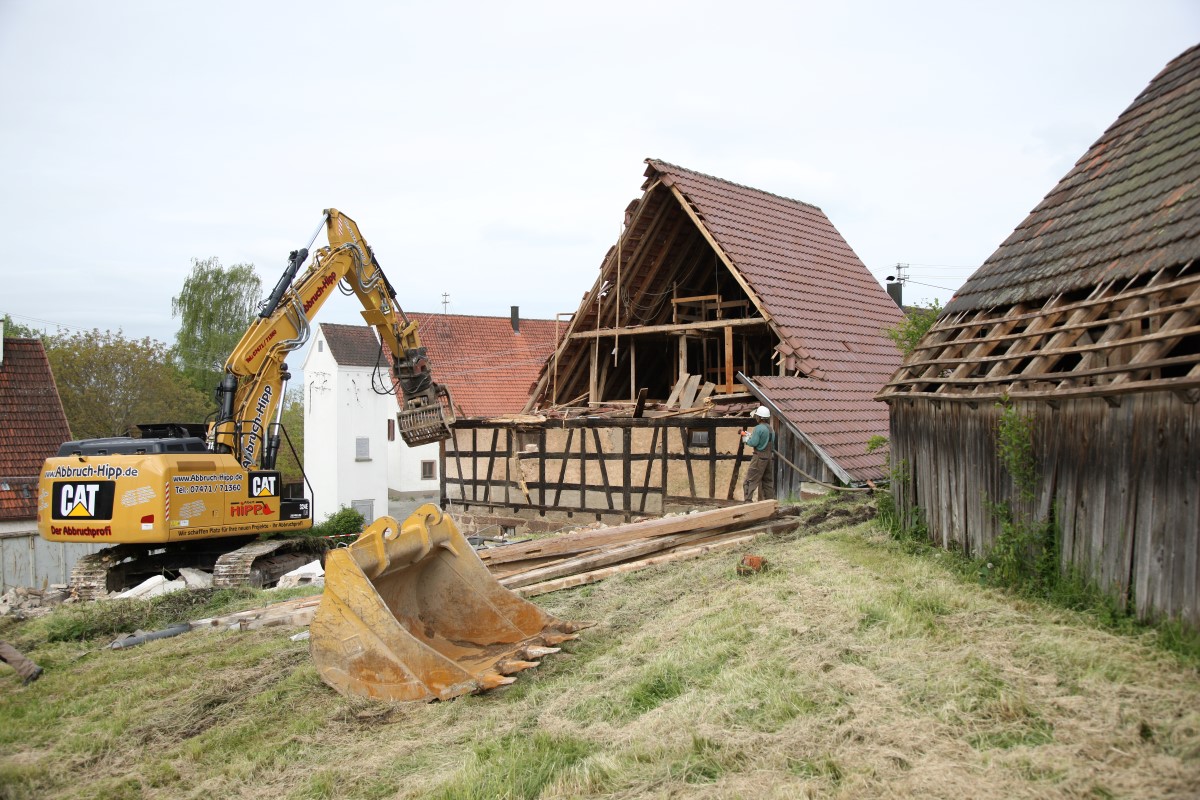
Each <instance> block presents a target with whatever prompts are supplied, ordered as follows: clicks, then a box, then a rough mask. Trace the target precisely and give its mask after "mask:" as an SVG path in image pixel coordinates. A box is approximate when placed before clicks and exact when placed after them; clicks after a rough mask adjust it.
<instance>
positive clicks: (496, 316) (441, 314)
mask: <svg viewBox="0 0 1200 800" xmlns="http://www.w3.org/2000/svg"><path fill="white" fill-rule="evenodd" d="M405 313H407V314H420V315H421V316H423V317H459V318H464V319H466V318H470V319H501V320H504V321H505V322H507V321H509V320H510V319H512V316H511V315H503V314H449V313H446V312H443V311H407V312H405ZM519 319H520V320H521V321H522V322H554V320H552V319H547V318H546V317H520V318H519Z"/></svg>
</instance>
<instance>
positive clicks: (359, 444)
mask: <svg viewBox="0 0 1200 800" xmlns="http://www.w3.org/2000/svg"><path fill="white" fill-rule="evenodd" d="M354 460H355V461H370V460H371V440H370V439H368V438H367V437H366V436H359V437H358V438H356V439H355V440H354Z"/></svg>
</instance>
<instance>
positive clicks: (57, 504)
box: [50, 481, 116, 520]
mask: <svg viewBox="0 0 1200 800" xmlns="http://www.w3.org/2000/svg"><path fill="white" fill-rule="evenodd" d="M115 493H116V483H115V482H113V481H79V482H66V481H64V482H61V483H56V484H54V493H53V498H52V502H51V506H50V508H51V511H52V512H53V513H52V514H51V517H53V518H54V519H78V520H83V519H112V507H113V495H114V494H115Z"/></svg>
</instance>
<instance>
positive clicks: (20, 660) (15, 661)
mask: <svg viewBox="0 0 1200 800" xmlns="http://www.w3.org/2000/svg"><path fill="white" fill-rule="evenodd" d="M0 661H3V662H4V663H6V664H8V665H9V666H10V667H12V668H13V669H15V670H16V671H17V674H18V675H20V676H21V677H22V678H28V677H31V676H32V675H33V673H35V672H37V668H38V666H37V664H35V663H33V662H32V661H30V660H29V659H28V658H26V657H25V656H23V655H21V651H20V650H18V649H17V648H15V647H13V646H12V645H11V644H9V643H8V642H5V641H3V640H0Z"/></svg>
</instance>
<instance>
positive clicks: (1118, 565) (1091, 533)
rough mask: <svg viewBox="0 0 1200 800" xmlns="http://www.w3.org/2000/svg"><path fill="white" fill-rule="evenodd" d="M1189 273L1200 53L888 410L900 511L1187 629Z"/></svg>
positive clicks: (1198, 336)
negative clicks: (1017, 543) (1022, 543)
mask: <svg viewBox="0 0 1200 800" xmlns="http://www.w3.org/2000/svg"><path fill="white" fill-rule="evenodd" d="M1197 258H1200V47H1195V48H1192V49H1191V50H1188V51H1187V52H1185V53H1184V54H1182V55H1181V56H1179V57H1178V58H1177V59H1175V60H1174V61H1172V62H1171V63H1170V64H1169V65H1168V66H1167V67H1166V68H1165V69H1164V70H1163V71H1162V72H1161V73H1160V74H1159V75H1158V76H1157V77H1156V78H1154V80H1153V81H1151V83H1150V85H1149V86H1148V87H1147V88H1146V89H1145V91H1143V92H1142V93H1141V95H1139V96H1138V97H1137V99H1136V100H1134V102H1133V104H1132V105H1131V106H1129V108H1128V109H1126V110H1125V112H1124V113H1123V114H1121V116H1120V117H1119V118H1118V119H1117V121H1116V122H1115V123H1114V124H1113V125H1112V127H1110V128H1109V129H1108V130H1107V131H1105V133H1104V135H1103V136H1101V137H1100V139H1099V140H1098V141H1097V142H1096V143H1095V144H1094V145H1092V147H1091V149H1090V150H1088V151H1087V152H1086V153H1085V154H1084V155H1083V157H1082V158H1081V159H1079V161H1078V162H1077V163H1076V164H1075V167H1074V168H1073V169H1072V170H1071V171H1070V172H1069V173H1068V174H1067V176H1066V177H1065V178H1063V180H1062V181H1061V182H1060V183H1059V184H1058V185H1057V186H1056V187H1055V188H1054V189H1053V190H1052V191H1051V192H1050V193H1049V194H1048V195H1047V196H1046V198H1045V199H1044V200H1043V201H1042V202H1041V203H1040V204H1039V205H1038V206H1037V207H1036V208H1035V209H1034V210H1033V212H1032V213H1031V214H1030V215H1029V217H1028V218H1027V219H1026V220H1025V221H1024V222H1022V223H1021V224H1020V225H1019V226H1018V227H1017V229H1016V230H1015V231H1014V232H1013V233H1012V235H1011V236H1009V237H1008V239H1007V240H1005V242H1004V243H1003V244H1001V245H1000V247H999V249H998V250H996V252H995V253H993V254H992V256H991V257H990V258H988V260H987V261H986V262H984V264H983V266H981V267H980V268H979V270H978V271H976V272H975V274H974V275H972V276H971V278H970V279H969V280H968V281H967V283H966V284H965V285H964V286H963V287H962V289H961V290H960V291H959V293H958V295H957V296H956V297H955V298H954V299H953V300H952V301H951V302H950V303H949V304H948V305H947V306H946V308H945V310H944V311H943V313H942V314H941V316H940V317H939V319H938V320H937V322H936V323H935V324H934V325H933V326H932V327H931V329H930V330H929V331H928V333H927V334H926V335H925V337H924V338H923V339H922V340H921V341H920V342H919V344H918V346H917V348H916V350H915V351H914V353H913V354H912V355H911V356H910V357H909V358H908V359H907V360H906V361H905V363H904V365H903V367H902V368H901V369H900V370H899V371H898V372H897V373H896V375H895V377H894V378H893V379H892V380H891V382H890V383H889V384H888V386H887V387H886V389H885V390H884V391H883V392H882V394H881V396H882V399H884V400H885V401H887V403H888V405H889V407H890V414H891V431H892V442H891V450H892V459H893V463H894V464H896V465H897V466H898V468H899V470H898V471H899V472H900V473H901V475H902V476H903V479H902V480H899V481H898V482H897V499H898V502H899V505H900V508H901V509H902V510H903V511H905V512H906V513H907V514H908V515H909V517H910V518H913V521H916V519H915V518H918V517H919V519H920V521H923V522H924V524H926V525H927V526H928V529H929V532H930V534H931V535H932V536H933V537H934V539H935V540H936V541H937V542H939V543H940V544H942V545H943V546H948V547H961V548H962V549H964V550H966V551H967V552H968V553H971V554H974V555H983V554H986V553H988V552H989V551H990V550H991V548H992V547H993V545H994V544H995V542H996V540H997V537H998V536H999V535H1001V532H1002V530H1003V529H1004V528H1005V527H1008V529H1009V530H1010V531H1012V530H1014V527H1015V526H1025V527H1026V528H1029V529H1033V530H1039V531H1040V532H1041V534H1042V536H1043V537H1045V538H1043V539H1042V541H1041V542H1039V544H1041V545H1043V546H1044V547H1048V548H1050V550H1049V552H1050V553H1053V548H1056V547H1057V548H1058V549H1059V558H1060V565H1059V566H1060V568H1062V569H1063V570H1076V571H1078V572H1080V573H1082V574H1083V575H1085V576H1087V577H1089V578H1091V579H1092V580H1094V581H1096V582H1097V583H1099V584H1100V585H1101V586H1102V587H1104V588H1105V589H1107V590H1109V591H1111V592H1112V593H1113V594H1114V595H1116V596H1117V597H1119V598H1121V599H1122V600H1123V601H1124V602H1132V603H1133V604H1134V606H1135V608H1136V610H1137V612H1138V614H1139V615H1140V616H1142V617H1146V616H1157V615H1168V616H1171V617H1176V618H1181V619H1183V620H1185V621H1187V622H1189V623H1190V624H1192V625H1193V626H1197V625H1200V407H1198V406H1197V400H1200V268H1198V266H1197V262H1196V259H1197ZM1002 446H1003V448H1002ZM1002 449H1004V450H1005V451H1006V454H1005V452H1000V451H1001V450H1002Z"/></svg>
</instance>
